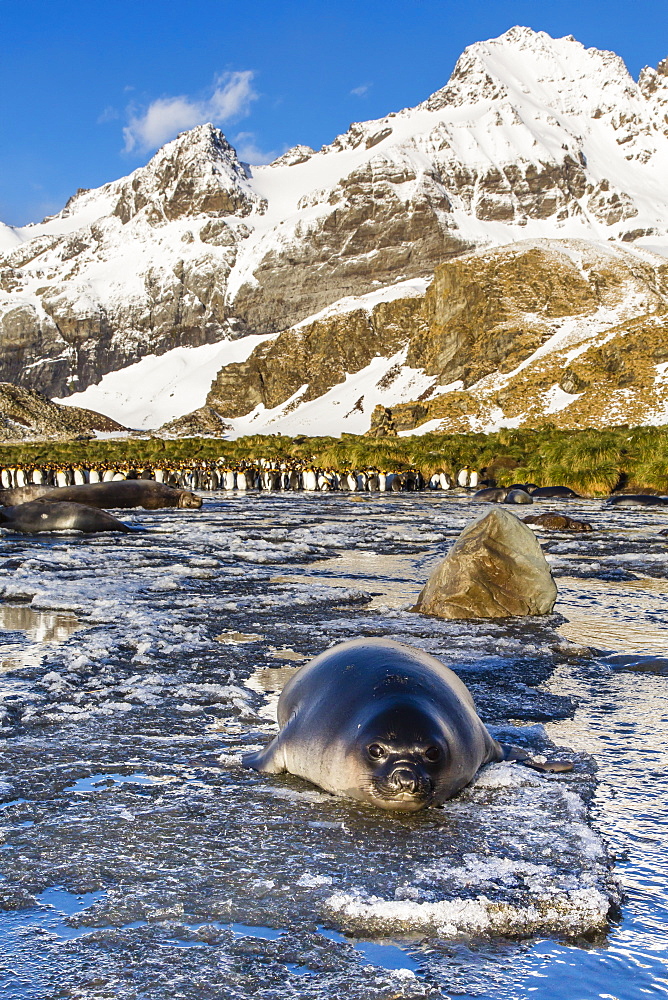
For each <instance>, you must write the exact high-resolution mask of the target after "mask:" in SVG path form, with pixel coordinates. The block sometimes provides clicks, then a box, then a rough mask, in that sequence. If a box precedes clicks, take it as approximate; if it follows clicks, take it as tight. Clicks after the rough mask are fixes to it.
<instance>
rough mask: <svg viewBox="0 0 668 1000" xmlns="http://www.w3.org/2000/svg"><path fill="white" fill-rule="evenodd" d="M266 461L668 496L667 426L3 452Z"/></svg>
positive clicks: (49, 457)
mask: <svg viewBox="0 0 668 1000" xmlns="http://www.w3.org/2000/svg"><path fill="white" fill-rule="evenodd" d="M260 458H275V459H295V460H298V461H304V462H307V463H313V464H316V465H318V466H321V467H323V468H327V467H331V468H335V469H347V468H364V467H368V466H376V467H377V468H379V469H384V470H401V469H405V468H419V469H420V470H421V471H422V473H423V475H425V476H427V477H428V476H430V475H431V473H432V472H433V471H434V470H435V469H438V468H443V469H446V470H447V471H449V472H451V473H455V472H456V471H457V470H458V469H459V468H461V466H462V465H466V464H468V465H470V466H472V467H475V468H477V469H481V470H486V471H487V474H488V475H491V476H493V477H494V478H495V479H496V480H497V481H498V482H499V484H500V485H508V484H510V483H512V482H516V481H529V480H530V481H533V482H536V483H538V484H540V485H546V484H550V483H563V484H564V485H566V486H570V487H571V488H572V489H575V490H577V491H578V492H583V493H588V494H591V495H605V494H607V493H610V492H611V491H612V490H613V489H616V488H617V489H619V488H629V487H631V488H633V489H637V490H639V491H640V490H642V489H651V490H660V491H661V492H666V493H668V428H663V427H634V428H629V427H614V428H610V429H608V430H600V431H599V430H582V431H570V430H569V431H565V430H558V429H555V428H545V429H543V430H502V431H498V432H497V433H495V434H425V435H422V436H419V437H418V436H415V437H405V438H367V437H358V436H356V435H353V434H344V435H343V436H342V437H341V438H329V437H303V436H302V437H296V438H290V437H285V436H282V435H271V436H264V435H253V436H251V437H245V438H239V439H238V440H237V441H225V440H220V439H211V438H188V439H181V440H175V441H165V440H162V439H159V438H137V439H127V440H109V441H89V442H85V441H73V442H69V443H53V442H46V443H44V444H19V445H4V446H0V463H2V464H3V465H14V464H21V465H33V464H34V465H38V464H42V463H46V462H50V463H58V464H60V463H62V464H74V463H82V464H88V465H93V464H97V463H114V462H128V463H130V464H131V465H133V466H135V467H139V466H142V465H144V464H159V463H161V462H167V461H171V462H190V461H212V460H213V461H215V460H219V459H223V460H224V461H225V462H226V463H228V464H232V465H234V464H236V463H237V462H240V461H242V460H245V461H251V462H252V461H256V460H258V459H260Z"/></svg>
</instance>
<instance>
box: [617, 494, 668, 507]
mask: <svg viewBox="0 0 668 1000" xmlns="http://www.w3.org/2000/svg"><path fill="white" fill-rule="evenodd" d="M606 506H608V507H668V497H664V496H653V495H652V494H650V493H618V494H617V495H616V496H612V497H608V499H607V501H606Z"/></svg>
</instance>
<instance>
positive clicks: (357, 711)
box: [243, 638, 571, 812]
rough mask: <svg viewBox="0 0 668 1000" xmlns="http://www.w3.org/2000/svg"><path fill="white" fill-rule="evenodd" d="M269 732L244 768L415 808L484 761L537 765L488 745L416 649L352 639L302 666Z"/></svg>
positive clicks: (455, 688)
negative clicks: (273, 732)
mask: <svg viewBox="0 0 668 1000" xmlns="http://www.w3.org/2000/svg"><path fill="white" fill-rule="evenodd" d="M278 724H279V727H280V732H279V734H278V736H276V738H275V739H274V740H273V741H272V742H271V743H270V744H269V746H267V747H266V748H265V749H264V750H260V751H258V752H257V753H252V754H247V755H246V756H245V757H244V758H243V763H244V764H245V765H246V766H247V767H252V768H255V770H257V771H264V772H265V773H267V774H280V773H282V772H284V771H289V772H290V773H291V774H296V775H298V776H299V777H301V778H306V780H307V781H311V782H313V784H315V785H319V786H320V787H321V788H324V789H325V790H326V791H328V792H333V793H334V794H335V795H345V796H348V797H350V798H353V799H360V800H361V801H363V802H369V803H371V804H372V805H375V806H379V807H380V808H381V809H392V810H401V811H403V812H416V811H417V810H418V809H424V808H426V807H427V806H429V805H432V804H437V803H439V802H444V801H445V800H446V799H449V798H451V797H452V796H453V795H456V793H457V792H458V791H460V789H462V788H463V787H464V786H465V785H467V784H468V783H469V781H471V779H472V778H473V776H474V775H475V773H476V771H477V770H478V768H479V767H481V766H482V765H483V764H488V763H490V762H491V761H500V760H522V761H524V762H526V763H528V764H529V765H530V766H533V767H536V768H537V769H539V770H570V769H571V765H569V764H564V763H561V762H553V763H552V764H544V765H543V764H538V763H537V762H536V761H534V760H532V759H531V758H530V757H529V755H528V754H527V753H525V751H523V750H521V749H519V748H518V747H506V746H503V745H502V744H500V743H497V742H496V740H494V739H492V737H491V736H490V734H489V733H488V732H487V729H486V728H485V726H484V725H483V723H482V722H481V720H480V718H479V717H478V714H477V712H476V710H475V705H474V704H473V699H472V697H471V695H470V693H469V691H468V689H467V688H466V687H465V685H464V684H463V683H462V682H461V681H460V680H459V678H458V677H457V675H456V674H454V673H453V672H452V670H450V669H448V667H446V666H444V665H443V664H442V663H441V662H440V660H437V659H436V658H435V657H433V656H430V655H429V654H428V653H425V652H423V651H422V650H420V649H414V648H411V647H408V646H402V645H401V644H400V643H398V642H393V641H392V640H390V639H369V638H364V639H353V640H351V641H350V642H344V643H341V644H340V645H338V646H334V647H333V648H332V649H328V650H326V652H324V653H321V654H320V656H316V657H315V659H314V660H311V661H310V662H309V663H305V664H304V666H302V667H301V668H300V669H299V670H298V671H297V673H296V674H295V675H294V676H293V677H291V679H290V680H289V681H288V683H287V684H286V686H285V688H284V689H283V692H282V694H281V696H280V698H279V700H278Z"/></svg>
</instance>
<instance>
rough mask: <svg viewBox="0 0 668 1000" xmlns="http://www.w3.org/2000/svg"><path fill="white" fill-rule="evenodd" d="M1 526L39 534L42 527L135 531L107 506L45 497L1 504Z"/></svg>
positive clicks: (25, 533) (29, 533) (27, 533)
mask: <svg viewBox="0 0 668 1000" xmlns="http://www.w3.org/2000/svg"><path fill="white" fill-rule="evenodd" d="M0 526H2V527H3V528H7V529H9V531H20V532H21V533H22V534H24V535H36V534H39V533H40V532H42V531H83V532H85V533H86V534H92V533H94V532H98V531H132V528H129V527H128V525H127V524H123V522H122V521H119V520H118V518H116V517H114V516H113V514H109V513H108V512H107V511H106V510H98V508H97V507H84V506H83V504H80V503H44V501H43V500H34V501H33V502H32V503H22V504H17V506H15V507H0Z"/></svg>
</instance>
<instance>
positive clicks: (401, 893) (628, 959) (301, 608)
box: [0, 494, 668, 1000]
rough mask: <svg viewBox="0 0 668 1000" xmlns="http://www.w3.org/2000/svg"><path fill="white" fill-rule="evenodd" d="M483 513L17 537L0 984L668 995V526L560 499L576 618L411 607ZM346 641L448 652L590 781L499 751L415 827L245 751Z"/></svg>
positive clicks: (355, 997)
mask: <svg viewBox="0 0 668 1000" xmlns="http://www.w3.org/2000/svg"><path fill="white" fill-rule="evenodd" d="M553 507H554V505H552V506H549V505H548V504H547V503H545V504H543V505H541V511H542V510H545V509H553ZM479 512H480V508H479V507H478V506H473V505H470V504H469V501H468V499H467V498H464V497H452V496H448V495H419V494H418V495H416V494H404V495H389V496H380V495H376V496H370V497H364V498H362V497H355V496H353V497H351V496H349V495H315V496H309V495H303V494H299V495H295V496H286V495H280V496H271V495H269V496H267V495H261V496H258V495H253V494H249V495H248V496H241V495H235V496H231V497H227V496H221V495H217V496H216V497H209V498H207V501H206V503H205V507H204V508H203V510H202V511H201V512H199V513H196V512H193V513H190V512H175V511H159V512H155V513H145V512H132V513H131V514H130V515H129V516H128V515H127V512H124V514H125V516H124V519H125V520H127V521H135V522H137V523H141V524H142V525H144V526H146V528H147V529H148V530H147V531H146V532H143V533H141V534H137V535H126V536H123V537H121V538H116V537H111V536H108V537H105V536H98V537H92V538H82V537H74V536H72V537H70V536H63V535H57V536H51V537H46V536H44V537H41V538H38V539H35V538H27V537H21V536H16V535H9V534H5V535H3V537H2V541H1V542H0V545H1V548H0V565H1V566H2V570H3V572H2V576H1V577H0V596H2V598H3V601H4V603H3V604H0V660H1V663H2V667H1V677H0V694H1V695H2V707H1V709H0V712H1V716H2V730H1V731H2V733H3V736H4V738H3V744H2V747H1V753H2V757H1V758H0V759H1V762H2V775H0V833H1V839H2V842H1V843H0V851H1V853H2V866H1V874H2V878H0V938H1V939H2V949H1V952H0V986H1V987H2V995H3V997H5V996H6V997H8V998H21V1000H23V998H25V1000H33V998H34V1000H38V998H39V1000H51V998H54V1000H55V998H56V997H65V996H68V997H77V998H78V997H80V998H85V1000H98V998H99V1000H102V998H108V997H109V998H114V1000H115V998H119V1000H135V998H136V1000H139V998H150V1000H162V998H167V997H183V998H185V1000H190V998H193V1000H194V998H203V1000H204V998H206V1000H218V998H220V1000H228V998H229V1000H237V998H238V1000H241V998H246V997H249V996H257V997H260V998H263V1000H268V998H273V997H276V998H281V1000H284V998H290V997H295V998H297V997H300V998H313V1000H316V998H325V997H327V998H329V997H339V996H343V995H345V996H346V997H347V998H349V1000H367V998H368V1000H372V998H373V1000H390V998H399V997H405V998H413V1000H417V998H423V997H430V998H449V997H481V998H488V1000H505V998H508V1000H524V998H527V1000H528V998H529V997H536V998H538V1000H541V998H545V1000H547V998H548V997H549V998H561V997H563V998H564V1000H566V998H568V1000H589V998H594V997H603V998H607V1000H636V998H638V1000H640V998H641V997H642V998H646V997H647V996H664V995H666V994H668V968H667V956H666V948H665V943H664V942H665V927H666V922H667V920H666V918H667V917H668V890H667V889H666V885H667V884H668V862H667V861H666V855H665V852H664V850H663V844H664V841H665V834H666V825H667V821H666V816H667V815H668V776H667V772H666V762H667V761H666V757H667V756H668V753H667V751H666V745H667V743H668V741H667V738H666V737H667V735H668V734H667V730H668V623H666V621H665V618H666V615H665V605H666V592H667V591H668V537H667V536H666V535H665V534H662V532H663V531H665V530H666V529H668V516H667V515H666V514H665V513H663V512H662V511H661V510H658V511H652V510H651V509H641V510H638V511H636V510H621V509H616V510H605V509H604V508H603V507H602V505H601V504H600V503H599V502H595V501H592V502H578V503H571V502H569V503H568V513H569V514H572V515H573V516H575V517H584V518H585V519H587V520H590V521H591V522H592V523H593V524H594V526H595V528H596V530H595V531H594V532H592V533H591V534H584V535H574V536H568V535H565V534H556V533H554V534H547V533H542V532H541V533H540V535H539V537H540V538H541V541H543V543H544V545H545V548H546V551H547V553H548V558H549V559H550V560H551V562H552V565H553V568H554V572H555V575H556V576H557V583H558V585H559V589H560V600H559V604H558V606H557V610H558V611H559V612H560V614H559V615H556V614H555V615H553V616H550V617H549V618H548V619H545V620H537V619H526V620H523V621H515V622H498V621H497V622H486V623H485V622H480V623H475V624H472V623H457V622H439V621H436V620H433V619H427V618H424V617H420V616H418V615H415V614H413V613H411V612H410V611H408V610H407V608H408V607H410V604H411V602H412V600H413V599H414V597H415V596H416V595H417V593H418V591H419V589H420V587H421V586H422V583H423V582H424V580H425V579H426V577H427V575H428V573H429V571H430V569H431V567H432V566H433V565H434V564H435V562H436V561H437V560H438V559H439V558H440V557H441V556H442V555H443V553H444V552H445V551H446V550H447V547H448V545H449V544H450V542H451V541H452V539H453V538H454V537H455V535H456V534H457V533H458V532H459V531H460V530H461V528H462V527H463V526H464V524H465V523H467V521H468V520H469V519H470V518H471V517H472V516H474V515H476V514H477V513H479ZM358 634H377V635H388V636H391V637H393V638H396V639H398V640H400V641H404V642H408V643H412V644H414V645H418V646H422V647H423V648H425V649H428V650H429V651H430V652H433V653H435V654H436V655H439V656H441V657H442V658H443V659H444V660H445V662H447V663H449V664H450V665H451V666H452V667H453V668H454V669H455V670H456V671H457V672H459V673H460V674H461V676H462V677H463V679H464V680H465V682H466V683H467V684H468V686H469V687H470V688H471V690H472V691H473V693H474V695H475V697H476V701H477V704H478V707H479V711H480V714H481V715H482V717H483V718H484V719H485V721H486V722H487V723H488V724H489V725H490V726H491V727H492V728H493V729H494V731H496V732H499V733H509V735H510V737H511V738H512V740H513V741H515V742H523V743H525V744H526V745H528V746H530V747H532V748H533V749H534V750H536V751H540V750H541V749H543V748H545V747H547V746H549V745H550V744H556V745H558V746H562V747H570V748H571V749H572V757H573V759H574V760H575V763H576V767H575V771H574V772H573V774H571V775H559V776H548V777H543V776H540V775H537V774H535V773H533V772H531V771H528V770H526V769H523V768H521V767H518V766H517V765H507V764H502V765H492V766H491V767H489V768H487V769H485V770H483V771H482V772H481V774H480V775H479V777H478V779H477V780H476V782H475V783H474V784H473V785H472V786H470V787H469V788H468V789H465V791H464V792H463V793H462V794H461V795H460V796H459V797H458V798H457V799H455V800H453V801H452V802H450V803H446V804H445V806H444V808H442V809H431V810H428V811H427V812H425V813H422V814H418V815H416V816H404V817H401V816H397V815H393V814H384V813H379V812H377V811H375V810H372V809H370V808H367V807H365V806H363V805H361V804H355V803H353V802H349V801H345V800H341V799H336V798H334V797H332V796H328V795H325V794H324V793H321V792H319V791H318V790H317V789H315V788H313V787H312V786H309V785H307V784H306V783H305V782H302V781H300V780H298V779H295V778H290V777H283V776H279V777H268V776H265V775H259V774H256V773H255V772H251V771H247V770H244V769H243V768H242V767H241V766H240V764H239V754H240V752H242V751H243V750H245V749H249V748H251V747H257V746H259V745H262V744H264V743H265V742H266V741H267V740H268V739H269V738H270V737H271V735H272V733H273V731H274V730H273V721H272V712H273V706H274V704H275V700H276V697H277V695H278V692H279V691H280V687H281V686H282V684H284V683H285V680H286V679H287V677H288V676H289V675H290V673H291V671H293V670H294V669H295V668H296V667H297V666H298V665H299V663H300V662H302V660H303V658H304V657H309V656H311V655H314V654H315V653H317V652H319V651H320V650H322V649H323V648H324V647H326V646H327V645H329V644H331V643H334V642H337V641H340V640H342V639H344V638H347V637H349V636H352V635H358ZM591 647H593V650H592V648H591ZM596 765H597V766H598V774H597V775H596ZM606 845H607V846H606ZM613 858H614V862H615V864H614V877H613V876H611V873H610V866H611V863H612V859H613ZM620 887H621V892H622V897H621V898H622V902H621V908H620V909H618V908H617V907H616V905H615V901H616V900H618V899H619V898H620V895H619V888H620ZM610 907H611V910H610V915H611V917H612V920H611V922H610V923H608V920H607V918H606V914H607V912H608V910H609V908H610Z"/></svg>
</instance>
